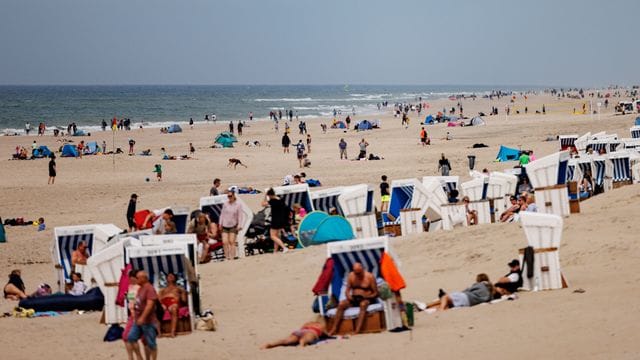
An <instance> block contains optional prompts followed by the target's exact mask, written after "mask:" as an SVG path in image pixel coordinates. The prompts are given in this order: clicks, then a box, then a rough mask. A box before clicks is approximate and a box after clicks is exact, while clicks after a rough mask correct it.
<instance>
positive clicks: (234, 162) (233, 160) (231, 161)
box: [227, 158, 247, 169]
mask: <svg viewBox="0 0 640 360" xmlns="http://www.w3.org/2000/svg"><path fill="white" fill-rule="evenodd" d="M232 165H233V168H234V169H235V168H236V167H237V166H238V165H242V166H244V167H245V168H246V167H247V165H245V164H243V163H242V161H240V159H236V158H231V159H229V163H228V164H227V167H231V166H232Z"/></svg>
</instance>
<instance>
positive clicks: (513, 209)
mask: <svg viewBox="0 0 640 360" xmlns="http://www.w3.org/2000/svg"><path fill="white" fill-rule="evenodd" d="M509 201H511V206H510V207H509V208H508V209H507V210H505V212H503V213H502V214H500V221H501V222H508V221H509V220H511V219H512V218H513V215H515V214H517V213H519V212H520V207H521V206H522V204H518V200H517V199H516V197H515V196H511V197H510V198H509Z"/></svg>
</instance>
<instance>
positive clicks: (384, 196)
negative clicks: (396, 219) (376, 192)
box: [380, 175, 391, 212]
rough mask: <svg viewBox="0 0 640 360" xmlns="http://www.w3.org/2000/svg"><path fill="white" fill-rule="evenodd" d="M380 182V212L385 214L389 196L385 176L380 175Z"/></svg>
mask: <svg viewBox="0 0 640 360" xmlns="http://www.w3.org/2000/svg"><path fill="white" fill-rule="evenodd" d="M381 179H382V182H381V183H380V212H386V211H387V208H388V207H389V200H390V199H391V196H390V195H391V194H389V183H388V182H387V175H382V178H381Z"/></svg>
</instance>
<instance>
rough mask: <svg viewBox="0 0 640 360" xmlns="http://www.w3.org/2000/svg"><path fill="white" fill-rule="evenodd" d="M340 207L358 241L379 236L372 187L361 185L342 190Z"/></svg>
mask: <svg viewBox="0 0 640 360" xmlns="http://www.w3.org/2000/svg"><path fill="white" fill-rule="evenodd" d="M338 206H339V207H340V209H341V210H342V213H343V216H344V217H345V218H346V219H347V221H349V224H351V228H352V229H353V233H354V235H355V237H356V238H357V239H362V238H369V237H374V236H378V225H377V222H376V214H375V212H374V205H373V189H372V188H371V187H370V186H368V185H366V184H361V185H354V186H347V187H344V188H342V191H341V193H340V195H339V196H338Z"/></svg>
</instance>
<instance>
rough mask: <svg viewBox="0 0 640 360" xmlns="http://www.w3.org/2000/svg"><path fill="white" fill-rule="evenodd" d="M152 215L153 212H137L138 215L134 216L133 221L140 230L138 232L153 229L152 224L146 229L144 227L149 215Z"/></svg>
mask: <svg viewBox="0 0 640 360" xmlns="http://www.w3.org/2000/svg"><path fill="white" fill-rule="evenodd" d="M151 213H152V212H151V210H140V211H136V213H135V214H134V215H133V221H134V222H135V223H136V227H137V228H138V230H144V229H149V228H151V224H149V226H147V227H146V228H145V227H143V226H144V221H145V220H146V219H147V216H149V214H151Z"/></svg>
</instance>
